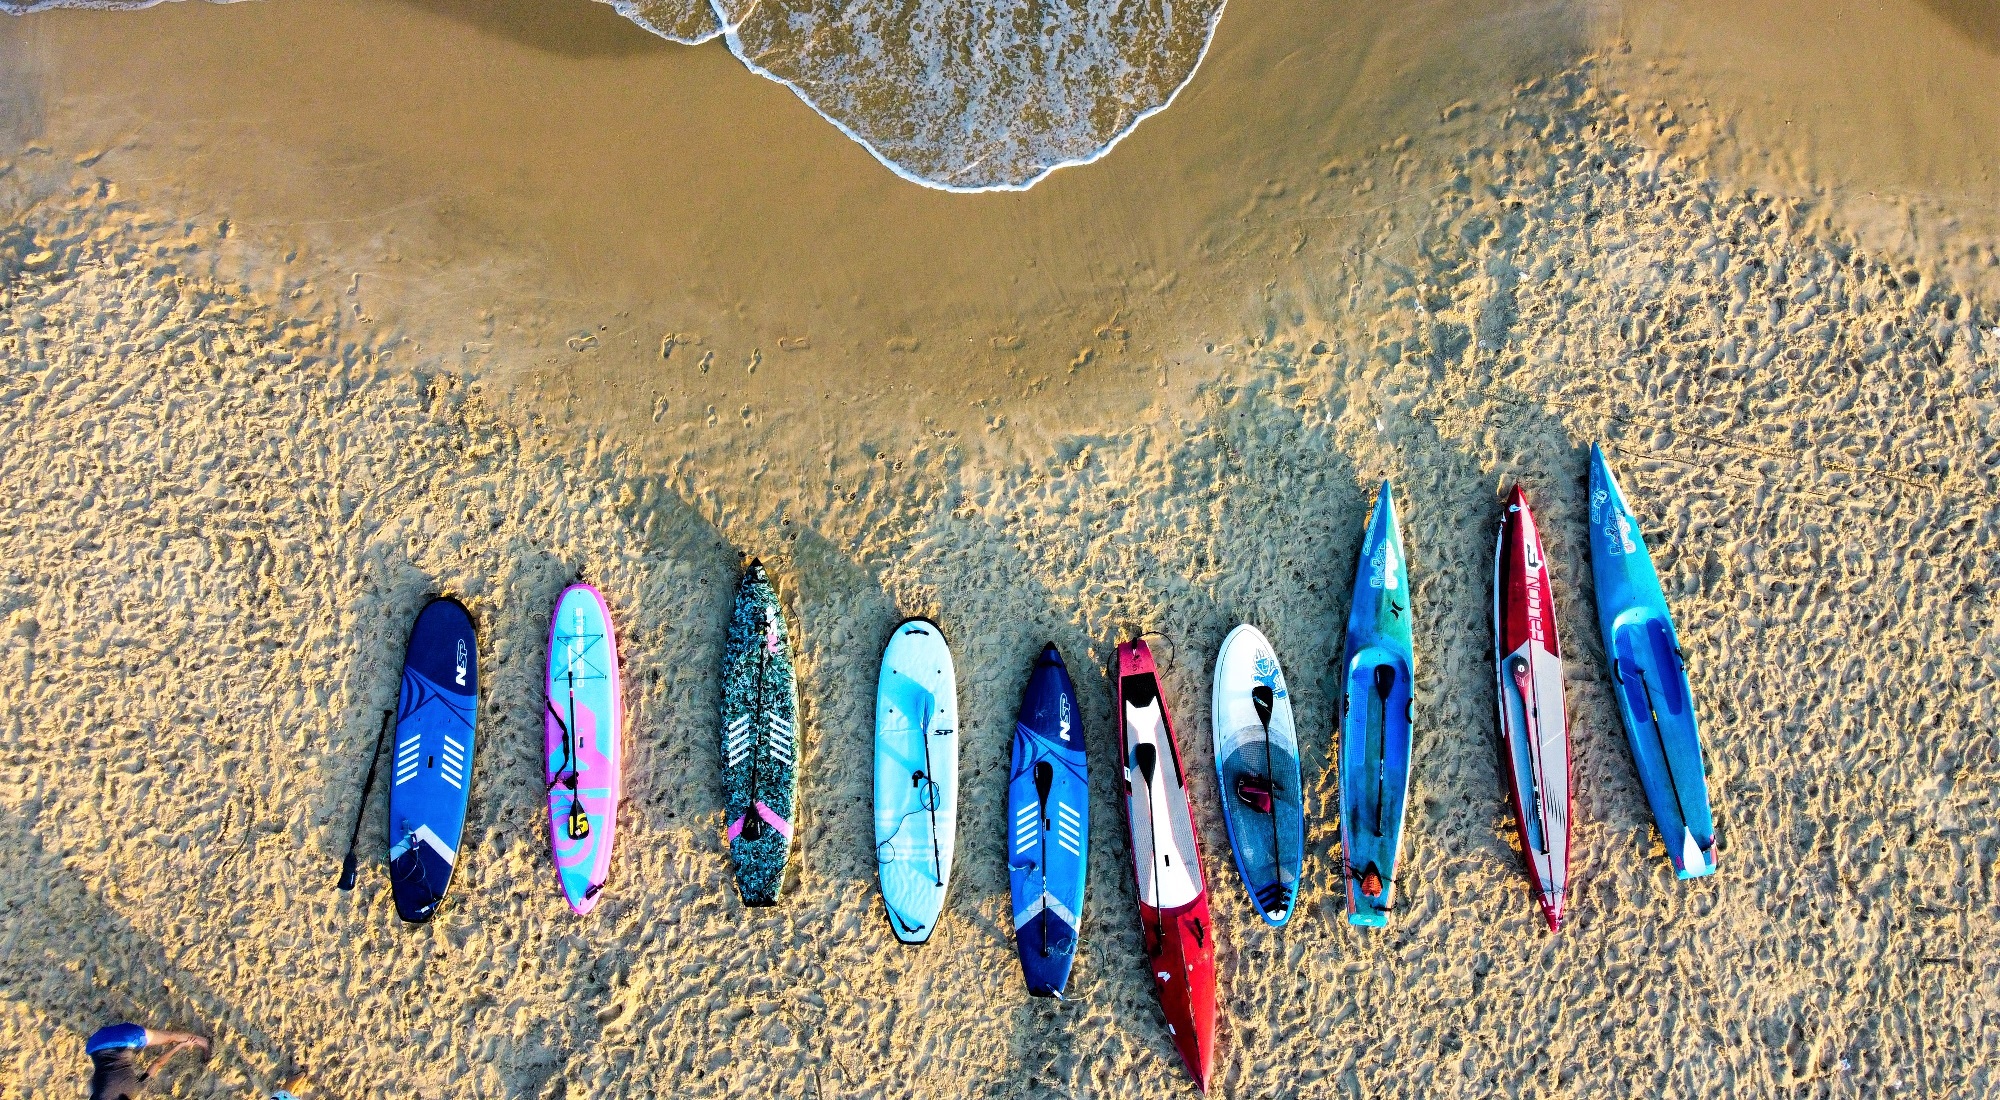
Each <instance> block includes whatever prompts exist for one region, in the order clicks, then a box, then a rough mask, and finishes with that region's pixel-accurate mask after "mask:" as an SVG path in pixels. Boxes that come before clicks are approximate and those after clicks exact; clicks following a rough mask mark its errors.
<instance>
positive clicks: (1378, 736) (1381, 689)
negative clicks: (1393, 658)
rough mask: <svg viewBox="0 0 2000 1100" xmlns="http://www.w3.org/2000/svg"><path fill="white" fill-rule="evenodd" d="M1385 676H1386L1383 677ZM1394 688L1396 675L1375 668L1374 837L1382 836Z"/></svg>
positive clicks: (1382, 666)
mask: <svg viewBox="0 0 2000 1100" xmlns="http://www.w3.org/2000/svg"><path fill="white" fill-rule="evenodd" d="M1385 674H1386V675H1385ZM1395 688H1396V674H1395V672H1394V671H1393V670H1392V669H1390V668H1389V666H1388V665H1376V666H1375V695H1376V697H1377V698H1379V699H1381V700H1382V705H1381V706H1380V707H1378V708H1376V712H1375V744H1376V745H1377V746H1378V747H1377V750H1376V757H1375V835H1376V836H1378V837H1379V836H1381V835H1382V803H1383V801H1384V796H1385V795H1386V793H1387V791H1388V786H1389V780H1388V772H1389V694H1390V692H1392V691H1394V690H1395Z"/></svg>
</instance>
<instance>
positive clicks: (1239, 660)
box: [1209, 623, 1306, 927]
mask: <svg viewBox="0 0 2000 1100" xmlns="http://www.w3.org/2000/svg"><path fill="white" fill-rule="evenodd" d="M1209 715H1210V719H1211V721H1213V722H1214V724H1215V736H1214V738H1213V739H1212V741H1213V744H1214V746H1215V774H1216V777H1217V779H1219V780H1220V786H1221V790H1222V819H1223V820H1224V821H1225V822H1227V823H1228V824H1229V847H1230V849H1231V850H1232V851H1234V852H1235V853H1236V870H1237V872H1238V873H1239V874H1241V875H1242V876H1243V885H1244V887H1245V888H1246V889H1248V890H1249V891H1250V904H1252V905H1254V906H1256V908H1257V914H1258V915H1259V916H1261V917H1263V918H1264V920H1265V921H1266V922H1267V923H1269V924H1271V925H1273V926H1277V927H1283V926H1284V924H1285V922H1286V921H1287V920H1289V919H1291V915H1292V902H1293V900H1294V899H1295V898H1296V897H1297V896H1298V889H1299V874H1300V872H1301V871H1302V870H1303V869H1304V867H1305V854H1306V815H1305V788H1304V785H1303V783H1301V781H1300V774H1299V736H1298V731H1297V729H1296V728H1295V727H1294V726H1293V725H1292V695H1291V692H1290V691H1289V690H1287V689H1286V687H1285V672H1284V670H1283V669H1282V668H1280V667H1278V654H1277V651H1276V650H1274V649H1272V648H1271V641H1270V639H1268V638H1266V637H1264V632H1263V631H1261V630H1258V629H1257V628H1256V627H1254V626H1251V625H1250V624H1249V623H1244V624H1242V625H1241V626H1238V627H1237V628H1236V629H1235V630H1232V631H1230V632H1229V637H1227V638H1225V639H1223V642H1222V650H1221V652H1219V653H1217V654H1216V657H1215V693H1214V695H1213V697H1212V706H1211V707H1210V710H1209Z"/></svg>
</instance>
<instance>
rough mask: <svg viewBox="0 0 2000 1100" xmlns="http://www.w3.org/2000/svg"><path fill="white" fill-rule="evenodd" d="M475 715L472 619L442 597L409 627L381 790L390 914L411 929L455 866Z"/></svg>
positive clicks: (426, 914) (432, 909)
mask: <svg viewBox="0 0 2000 1100" xmlns="http://www.w3.org/2000/svg"><path fill="white" fill-rule="evenodd" d="M478 716H479V643H478V638H477V637H476V635H475V631H474V627H473V624H472V615H471V614H470V613H469V612H467V611H466V610H465V605H464V604H461V603H459V602H458V601H457V600H454V599H452V598H450V597H449V596H445V597H440V598H438V599H434V600H432V601H431V602H430V603H428V604H426V605H424V609H423V610H422V611H421V612H419V613H418V614H417V622H416V625H415V626H413V627H411V628H410V645H409V649H408V651H407V652H406V654H405V656H404V658H403V689H402V695H401V697H400V699H398V701H397V705H396V755H395V758H394V759H395V763H394V766H393V771H392V775H391V779H390V783H389V882H390V887H391V890H392V892H393V893H394V894H395V898H396V915H397V916H400V917H402V918H403V919H404V920H406V921H409V922H410V923H412V924H421V923H423V922H424V921H427V920H429V919H431V917H432V915H433V914H435V913H436V912H437V908H438V905H439V904H440V903H441V902H443V901H444V895H445V891H446V889H448V888H449V887H450V886H451V873H452V870H453V868H454V867H456V866H457V864H458V849H459V842H460V840H461V839H462V837H463V835H464V832H465V804H466V798H467V792H468V791H469V790H470V788H471V786H472V749H473V736H472V734H473V726H474V724H475V723H476V722H477V720H478Z"/></svg>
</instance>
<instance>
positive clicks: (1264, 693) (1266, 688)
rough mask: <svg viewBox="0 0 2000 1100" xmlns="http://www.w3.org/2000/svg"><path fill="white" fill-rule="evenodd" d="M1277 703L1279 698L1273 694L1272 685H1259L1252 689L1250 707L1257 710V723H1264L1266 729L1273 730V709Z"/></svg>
mask: <svg viewBox="0 0 2000 1100" xmlns="http://www.w3.org/2000/svg"><path fill="white" fill-rule="evenodd" d="M1276 702H1277V696H1276V695H1275V694H1273V693H1272V691H1271V685H1269V684H1258V685H1257V686H1256V687H1253V688H1251V689H1250V705H1251V706H1253V707H1256V708H1257V721H1259V722H1261V723H1263V726H1264V728H1265V729H1270V728H1271V707H1272V706H1273V705H1274V704H1275V703H1276Z"/></svg>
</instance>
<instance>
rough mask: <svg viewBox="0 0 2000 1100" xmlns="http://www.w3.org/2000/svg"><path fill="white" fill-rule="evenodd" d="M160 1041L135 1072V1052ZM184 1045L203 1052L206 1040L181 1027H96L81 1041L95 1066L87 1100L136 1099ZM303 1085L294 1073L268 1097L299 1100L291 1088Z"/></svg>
mask: <svg viewBox="0 0 2000 1100" xmlns="http://www.w3.org/2000/svg"><path fill="white" fill-rule="evenodd" d="M169 1044H170V1045H169ZM163 1045H165V1046H166V1047H167V1049H166V1050H164V1051H162V1052H161V1053H160V1056H159V1057H157V1058H155V1059H153V1064H152V1065H150V1066H147V1067H146V1071H145V1072H144V1073H141V1072H139V1052H140V1051H142V1050H146V1049H147V1048H149V1047H157V1046H163ZM187 1047H199V1048H201V1050H202V1051H203V1052H204V1053H206V1052H207V1050H208V1040H207V1039H204V1038H202V1037H201V1036H199V1035H191V1034H189V1033H187V1032H185V1031H153V1030H150V1029H148V1028H143V1027H140V1026H139V1025H138V1024H112V1025H110V1026H108V1027H100V1028H98V1029H97V1030H96V1031H94V1032H92V1033H91V1035H90V1038H89V1039H87V1040H85V1041H84V1044H83V1052H84V1053H85V1054H88V1055H90V1062H91V1065H92V1066H93V1067H95V1068H94V1069H92V1071H91V1074H90V1100H137V1098H138V1096H139V1091H140V1090H141V1089H143V1088H145V1087H146V1082H147V1081H149V1080H151V1079H152V1076H153V1074H154V1073H156V1072H158V1070H159V1068H160V1067H161V1066H162V1065H164V1064H165V1063H166V1061H167V1059H169V1058H172V1057H173V1056H174V1055H175V1054H176V1053H178V1052H180V1051H181V1050H183V1049H185V1048H187ZM305 1085H306V1075H305V1074H303V1073H294V1074H292V1075H291V1076H290V1077H288V1078H286V1079H285V1082H284V1083H283V1084H281V1085H279V1086H278V1090H277V1091H276V1092H273V1093H272V1094H271V1097H270V1100H300V1098H299V1097H297V1096H294V1095H293V1094H292V1090H293V1089H299V1088H304V1087H305Z"/></svg>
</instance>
